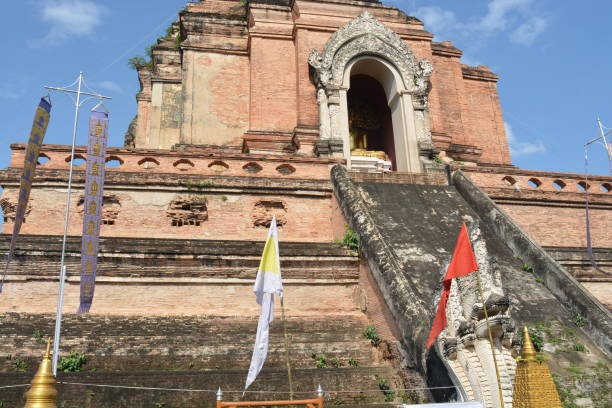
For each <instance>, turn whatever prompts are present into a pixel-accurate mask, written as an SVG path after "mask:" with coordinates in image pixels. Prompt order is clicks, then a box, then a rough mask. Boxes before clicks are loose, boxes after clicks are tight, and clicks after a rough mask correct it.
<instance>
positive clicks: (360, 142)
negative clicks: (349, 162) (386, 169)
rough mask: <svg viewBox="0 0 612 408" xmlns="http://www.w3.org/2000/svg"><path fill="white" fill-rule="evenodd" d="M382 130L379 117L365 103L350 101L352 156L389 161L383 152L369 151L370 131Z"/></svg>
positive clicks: (358, 100)
mask: <svg viewBox="0 0 612 408" xmlns="http://www.w3.org/2000/svg"><path fill="white" fill-rule="evenodd" d="M377 129H380V121H379V119H378V115H377V114H376V112H375V111H374V110H373V109H372V107H371V106H369V105H368V104H367V103H365V101H363V100H362V99H358V98H350V99H349V139H350V148H351V156H361V157H375V158H377V159H380V160H387V154H386V153H385V152H383V151H381V150H368V133H369V132H368V131H372V130H377Z"/></svg>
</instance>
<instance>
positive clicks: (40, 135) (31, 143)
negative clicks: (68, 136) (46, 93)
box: [0, 97, 51, 293]
mask: <svg viewBox="0 0 612 408" xmlns="http://www.w3.org/2000/svg"><path fill="white" fill-rule="evenodd" d="M50 119H51V99H50V98H49V99H47V97H44V98H41V99H40V103H39V104H38V107H37V108H36V113H35V114H34V123H33V124H32V130H31V131H30V139H29V140H28V145H27V147H26V153H25V159H24V161H23V174H22V176H21V182H20V185H19V199H18V201H17V210H16V214H15V224H14V225H13V235H12V237H11V244H10V246H9V252H8V254H7V256H6V264H5V265H4V271H3V272H2V280H0V293H2V287H3V286H4V278H5V277H6V273H7V272H8V267H9V264H10V263H11V260H12V259H13V254H14V252H15V245H16V244H17V237H18V236H19V231H20V230H21V225H22V224H23V223H24V221H25V212H26V208H27V206H28V201H29V200H30V191H31V190H32V180H33V179H34V174H35V173H36V164H37V163H38V155H39V154H40V148H41V146H42V143H43V139H44V137H45V133H46V132H47V126H48V125H49V120H50Z"/></svg>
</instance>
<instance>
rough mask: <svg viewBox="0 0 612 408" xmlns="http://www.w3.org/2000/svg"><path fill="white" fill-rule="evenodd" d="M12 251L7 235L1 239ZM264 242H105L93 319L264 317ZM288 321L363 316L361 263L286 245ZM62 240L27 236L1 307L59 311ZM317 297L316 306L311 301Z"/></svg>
mask: <svg viewBox="0 0 612 408" xmlns="http://www.w3.org/2000/svg"><path fill="white" fill-rule="evenodd" d="M2 238H3V239H2V246H3V247H4V248H5V249H6V248H8V241H9V237H8V236H2ZM262 248H263V242H250V241H202V240H198V241H190V240H159V239H158V240H151V239H118V238H102V240H101V245H100V255H99V258H98V259H99V261H98V265H99V272H98V276H97V279H96V281H97V286H96V293H95V301H94V305H93V307H92V313H96V314H113V315H130V314H138V315H154V316H155V315H181V314H183V315H185V314H187V315H201V314H205V315H217V316H239V315H242V316H257V314H258V310H259V309H258V306H257V304H256V303H255V302H254V301H253V295H252V285H253V282H254V280H255V274H256V272H257V267H258V265H259V260H260V257H261V252H262ZM279 251H280V253H281V256H282V264H281V268H282V271H283V276H284V283H285V289H286V293H287V294H286V301H285V305H286V309H287V315H288V316H316V315H320V314H328V313H334V314H337V313H346V314H347V315H356V314H359V313H360V311H359V310H360V306H359V301H358V298H357V296H356V293H357V291H358V283H359V272H358V262H357V259H356V258H355V256H354V255H353V254H351V253H350V252H348V251H346V250H344V249H342V248H339V247H338V246H337V245H332V244H308V243H287V242H283V243H282V245H281V246H280V249H279ZM60 255H61V237H60V236H22V237H21V240H20V241H19V243H18V246H17V251H16V256H15V260H14V261H13V263H12V265H11V267H10V269H9V275H8V277H7V280H6V284H5V288H4V292H3V296H2V297H0V309H1V310H10V311H16V312H19V311H22V312H28V313H50V312H52V311H53V310H55V294H56V293H57V276H58V270H59V261H60ZM66 265H67V272H68V281H67V283H68V284H67V285H66V289H65V297H64V304H65V308H66V310H68V311H73V310H76V308H77V306H78V297H79V277H78V276H79V271H80V239H79V238H78V237H71V238H70V239H69V241H68V245H67V256H66ZM308 299H313V301H308Z"/></svg>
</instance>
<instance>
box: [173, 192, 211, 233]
mask: <svg viewBox="0 0 612 408" xmlns="http://www.w3.org/2000/svg"><path fill="white" fill-rule="evenodd" d="M207 203H208V200H207V199H206V196H203V195H195V194H194V195H190V196H179V197H177V198H176V199H174V200H172V201H171V202H170V204H169V205H168V209H167V210H166V216H167V217H168V218H170V225H172V226H173V227H184V226H189V225H190V226H194V227H199V226H200V225H202V223H203V222H204V221H206V220H207V219H208V207H207Z"/></svg>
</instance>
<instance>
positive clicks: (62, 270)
mask: <svg viewBox="0 0 612 408" xmlns="http://www.w3.org/2000/svg"><path fill="white" fill-rule="evenodd" d="M82 84H83V71H81V72H80V73H79V84H78V89H77V92H76V101H75V104H74V125H73V127H72V149H71V152H70V170H69V172H68V192H67V193H66V196H67V198H66V211H65V213H64V238H63V241H62V258H61V261H60V275H61V276H65V275H64V274H65V273H66V272H65V268H66V267H65V266H64V259H65V257H66V237H67V235H68V221H69V219H70V203H71V201H72V200H71V199H72V197H71V193H72V169H73V165H74V147H75V145H76V135H77V126H78V124H79V107H80V106H81V85H82ZM64 280H65V279H64V278H63V277H62V278H60V287H59V292H60V295H59V297H58V299H57V303H58V305H57V316H56V318H55V338H54V339H53V375H57V359H58V357H59V337H60V332H61V326H62V298H63V293H64Z"/></svg>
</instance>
